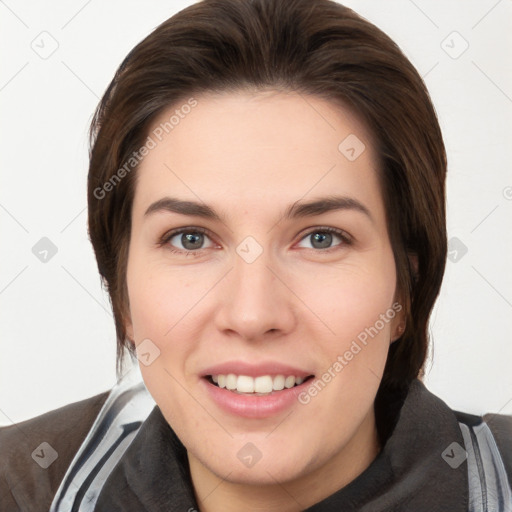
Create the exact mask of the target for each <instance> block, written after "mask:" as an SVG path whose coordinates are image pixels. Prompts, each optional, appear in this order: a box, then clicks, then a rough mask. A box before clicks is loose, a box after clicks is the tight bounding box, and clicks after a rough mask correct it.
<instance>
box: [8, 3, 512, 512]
mask: <svg viewBox="0 0 512 512" xmlns="http://www.w3.org/2000/svg"><path fill="white" fill-rule="evenodd" d="M91 134H92V145H91V155H90V169H89V180H88V191H89V192H88V200H89V233H90V238H91V241H92V244H93V247H94V250H95V253H96V258H97V261H98V268H99V271H100V274H101V276H102V278H103V280H104V283H105V285H106V287H107V289H108V291H109V293H110V297H111V301H112V306H113V310H114V315H115V322H116V329H117V342H118V361H119V363H120V364H121V360H122V356H123V354H124V352H125V350H128V351H129V352H131V353H132V354H134V355H135V354H136V355H137V358H138V361H139V365H140V371H141V375H142V378H143V381H144V385H141V384H137V383H135V384H134V383H133V382H132V381H130V380H126V379H123V380H121V381H120V383H119V385H118V386H117V387H116V388H115V389H114V390H113V392H111V393H110V394H108V393H104V394H102V395H99V396H97V397H93V398H91V399H89V400H86V401H84V402H81V403H79V404H74V405H70V406H68V407H65V408H62V409H60V410H57V411H53V412H51V413H48V414H47V415H43V416H42V417H39V418H36V419H33V420H30V421H28V422H24V423H22V424H20V425H17V426H15V427H9V428H6V429H3V430H2V431H1V433H0V436H1V437H0V440H1V441H2V444H3V445H4V446H6V448H5V449H4V448H2V450H5V451H6V455H5V456H4V457H3V461H4V463H3V466H4V468H3V473H4V474H5V478H4V479H3V480H2V493H1V498H2V510H17V509H21V510H36V509H48V508H49V507H51V510H54V511H57V510H59V511H61V510H101V511H109V512H111V511H115V510H123V511H127V510H128V511H139V510H151V511H158V510H173V511H174V510H184V511H185V510H188V511H192V510H200V511H217V510H221V511H229V510H235V509H236V510H265V511H272V510H279V511H298V510H311V511H313V510H314V511H324V510H325V511H327V510H344V511H345V510H365V511H389V510H397V511H402V510H403V511H423V510H425V511H427V510H428V511H455V512H457V511H461V512H462V511H467V510H471V511H480V510H500V511H508V510H511V506H512V499H511V491H510V485H511V484H510V479H511V473H510V461H511V457H512V448H511V440H510V434H509V432H510V430H508V429H510V428H511V422H512V420H511V419H510V418H507V417H503V416H496V415H494V416H486V417H485V418H483V419H482V418H479V417H475V416H469V415H465V414H462V413H457V412H454V411H452V410H450V409H449V408H448V407H447V406H446V405H445V404H444V403H443V402H442V401H441V400H439V399H438V398H437V397H435V396H434V395H432V394H431V393H429V392H428V390H427V389H426V388H425V387H424V385H423V384H422V383H421V380H420V378H421V375H422V373H421V372H422V367H423V364H424V361H425V357H426V351H427V346H428V335H427V328H428V320H429V316H430V313H431V311H432V307H433V305H434V302H435V299H436V297H437V295H438V292H439V288H440V285H441V281H442V277H443V272H444V266H445V258H446V227H445V224H446V222H445V175H446V157H445V151H444V146H443V141H442V136H441V132H440V129H439V125H438V122H437V119H436V115H435V112H434V109H433V106H432V104H431V101H430V98H429V96H428V93H427V91H426V89H425V86H424V84H423V82H422V80H421V78H420V77H419V75H418V73H417V72H416V70H415V69H414V68H413V66H412V65H411V64H410V63H409V62H408V60H407V59H406V58H405V57H404V56H403V54H402V53H401V52H400V50H399V49H398V47H397V46H396V45H395V44H394V43H393V42H392V41H391V40H390V39H389V38H388V37H387V36H386V35H384V34H383V33H382V32H381V31H380V30H378V29H377V28H376V27H374V26H373V25H371V24H370V23H368V22H367V21H365V20H363V19H362V18H360V17H359V16H357V15H356V14H355V13H353V12H352V11H350V10H349V9H346V8H344V7H342V6H340V5H338V4H336V3H333V2H330V1H328V0H320V1H315V2H310V1H306V0H293V1H287V2H283V1H278V0H253V1H249V0H247V1H235V0H207V1H205V2H202V3H199V4H196V5H194V6H192V7H189V8H187V9H185V10H183V11H181V12H180V13H178V14H177V15H175V16H173V17H172V18H170V19H169V20H167V21H166V22H164V23H163V24H162V25H161V26H159V27H158V28H157V29H156V30H155V31H154V32H153V33H152V34H151V35H149V36H148V37H147V38H146V39H145V40H144V41H142V42H141V43H140V44H139V45H138V46H137V47H136V48H134V50H133V51H132V52H131V53H130V54H129V55H128V57H127V58H126V59H125V61H124V62H123V63H122V65H121V66H120V68H119V70H118V72H117V73H116V76H115V77H114V79H113V81H112V83H111V85H110V86H109V88H108V90H107V92H106V93H105V95H104V97H103V99H102V100H101V103H100V105H99V107H98V110H97V112H96V115H95V118H94V120H93V124H92V130H91ZM120 369H121V368H120ZM146 389H147V391H146ZM148 392H149V394H150V397H149V395H148ZM152 400H154V403H156V406H155V407H153V405H154V404H153V402H152ZM76 415H80V419H81V421H80V422H77V421H76ZM36 439H39V440H40V441H43V440H44V442H42V443H41V444H39V445H37V443H36V446H37V449H36V450H34V451H33V452H32V453H31V456H30V457H28V455H27V454H26V453H25V451H26V448H25V447H26V446H27V445H30V446H32V445H33V444H34V442H35V440H36ZM34 462H36V463H37V464H34ZM506 467H508V474H507V472H506V471H507V470H506Z"/></svg>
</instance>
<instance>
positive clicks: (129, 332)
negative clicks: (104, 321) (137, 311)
mask: <svg viewBox="0 0 512 512" xmlns="http://www.w3.org/2000/svg"><path fill="white" fill-rule="evenodd" d="M122 317H123V325H124V330H125V333H126V338H128V341H129V342H130V344H131V345H133V346H135V341H134V336H133V322H132V317H131V313H130V308H129V307H127V308H126V311H125V312H124V313H123V315H122Z"/></svg>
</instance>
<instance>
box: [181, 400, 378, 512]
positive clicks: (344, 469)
mask: <svg viewBox="0 0 512 512" xmlns="http://www.w3.org/2000/svg"><path fill="white" fill-rule="evenodd" d="M379 450H380V446H379V441H378V435H377V428H376V425H375V416H374V412H373V407H372V408H371V411H370V412H369V414H368V415H367V417H366V418H365V420H364V421H363V423H362V424H361V425H360V427H359V428H358V429H357V431H356V433H355V434H354V436H353V437H352V438H351V439H350V441H349V442H348V443H347V444H346V445H345V446H344V447H343V448H342V449H341V450H340V451H338V452H337V453H335V454H333V456H332V457H331V458H330V459H328V460H327V461H326V462H325V463H324V464H323V465H321V466H320V467H317V468H315V469H314V470H313V471H311V472H307V468H306V471H305V472H304V473H303V474H301V475H299V476H297V477H295V478H292V479H290V480H288V481H285V482H277V481H276V482H273V483H269V484H264V485H262V484H254V485H253V484H246V483H236V482H230V481H229V480H228V479H227V478H229V475H228V477H227V478H220V477H219V476H217V475H216V474H214V473H213V472H211V471H210V470H209V469H208V468H207V467H206V466H204V465H203V464H202V463H201V462H200V461H199V460H198V459H196V458H195V457H194V456H193V455H192V454H190V452H189V453H188V459H189V464H190V473H191V477H192V482H193V484H194V490H195V495H196V500H197V503H198V505H199V509H200V512H232V511H233V512H234V511H237V512H239V511H240V510H250V511H254V512H255V511H258V510H261V511H266V512H299V511H301V510H304V509H305V508H308V507H310V506H312V505H314V504H315V503H318V502H320V501H322V500H323V499H325V498H327V497H328V496H330V495H331V494H333V493H335V492H336V491H338V490H339V489H341V488H343V487H345V486H346V485H348V484H349V483H350V482H352V481H353V480H354V479H355V478H356V477H357V476H359V475H360V474H361V473H362V472H363V471H364V470H365V469H366V468H367V467H368V466H369V465H370V464H371V463H372V462H373V460H374V459H375V457H376V456H377V454H378V453H379Z"/></svg>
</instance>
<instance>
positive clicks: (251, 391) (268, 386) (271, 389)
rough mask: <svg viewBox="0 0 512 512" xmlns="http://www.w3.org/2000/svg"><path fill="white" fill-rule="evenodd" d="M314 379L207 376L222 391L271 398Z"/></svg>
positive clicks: (264, 376) (293, 376)
mask: <svg viewBox="0 0 512 512" xmlns="http://www.w3.org/2000/svg"><path fill="white" fill-rule="evenodd" d="M313 378H314V375H307V376H304V377H303V376H296V375H285V374H277V375H258V376H255V377H252V376H250V375H236V374H234V373H228V374H222V373H221V374H215V375H207V376H205V379H206V380H207V381H208V382H209V383H210V384H212V385H213V386H216V387H218V388H220V389H225V390H227V391H231V392H233V393H235V394H238V395H245V396H255V397H258V396H269V395H274V394H277V393H279V392H281V391H283V390H287V389H292V388H295V387H297V386H300V385H302V384H304V383H305V382H307V381H309V380H311V379H313Z"/></svg>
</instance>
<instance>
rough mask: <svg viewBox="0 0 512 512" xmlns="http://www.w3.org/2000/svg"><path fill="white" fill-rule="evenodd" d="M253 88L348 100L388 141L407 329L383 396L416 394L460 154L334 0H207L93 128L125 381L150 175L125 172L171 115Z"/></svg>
mask: <svg viewBox="0 0 512 512" xmlns="http://www.w3.org/2000/svg"><path fill="white" fill-rule="evenodd" d="M247 88H250V89H254V90H264V89H279V90H289V91H297V92H300V93H304V94H312V95H317V96H319V97H322V98H324V99H328V100H330V101H333V102H338V103H341V104H343V105H345V106H348V107H349V108H351V109H352V110H353V111H354V112H356V113H357V114H358V115H359V117H360V118H361V119H362V120H363V121H364V122H365V123H366V125H367V126H368V127H369V129H370V130H371V132H372V134H373V136H374V139H375V140H376V141H377V146H378V147H377V148H376V150H377V153H378V154H379V155H380V160H381V161H380V164H381V165H380V167H381V168H380V170H379V172H380V180H381V186H382V193H383V198H384V202H385V206H386V214H387V223H388V229H389V235H390V240H391V244H392V247H393V251H394V256H395V262H396V269H397V289H398V290H399V292H400V293H401V297H402V301H403V302H402V303H403V306H404V309H405V313H406V320H407V324H406V329H405V332H404V333H403V334H402V336H401V338H400V339H399V340H397V341H396V342H394V343H393V344H392V345H391V347H390V351H389V355H388V360H387V363H386V368H385V372H384V377H383V380H382V386H383V387H386V388H389V387H393V388H396V387H399V388H402V389H403V386H405V387H407V386H408V384H409V383H410V382H411V380H412V379H414V378H416V377H417V376H418V375H419V373H420V371H421V369H422V367H423V365H424V362H425V359H426V354H427V348H428V342H429V338H428V321H429V317H430V314H431V311H432V308H433V305H434V302H435V300H436V297H437V295H438V293H439V289H440V286H441V282H442V278H443V273H444V267H445V261H446V223H445V174H446V155H445V150H444V145H443V140H442V135H441V131H440V128H439V124H438V121H437V117H436V114H435V111H434V108H433V106H432V103H431V100H430V97H429V94H428V92H427V90H426V88H425V85H424V83H423V81H422V79H421V77H420V76H419V74H418V73H417V71H416V70H415V69H414V67H413V66H412V64H411V63H410V62H409V61H408V60H407V58H406V57H405V56H404V55H403V53H402V52H401V51H400V49H399V48H398V46H397V45H396V44H395V43H394V42H393V41H392V40H391V39H390V38H389V37H388V36H386V35H385V34H384V33H383V32H382V31H380V30H379V29H378V28H376V27H375V26H374V25H372V24H371V23H369V22H368V21H366V20H364V19H363V18H361V17H360V16H358V15H357V14H356V13H354V12H353V11H351V10H350V9H348V8H346V7H343V6H342V5H340V4H337V3H335V2H333V1H330V0H314V1H312V0H203V1H202V2H199V3H197V4H194V5H192V6H190V7H188V8H186V9H184V10H182V11H181V12H179V13H177V14H176V15H174V16H173V17H171V18H169V19H168V20H167V21H165V22H164V23H162V24H161V25H160V26H159V27H157V29H156V30H154V31H153V32H152V33H151V34H150V35H149V36H148V37H146V38H145V39H144V40H143V41H142V42H141V43H139V44H138V45H137V46H136V47H135V48H134V49H133V50H132V51H131V52H130V53H129V55H128V56H127V57H126V58H125V60H124V62H123V63H122V64H121V66H120V67H119V69H118V70H117V72H116V74H115V76H114V79H113V80H112V82H111V83H110V85H109V87H108V89H107V91H106V92H105V94H104V96H103V98H102V99H101V102H100V104H99V106H98V108H97V110H96V112H95V116H94V119H93V122H92V125H91V150H90V167H89V177H88V206H89V236H90V239H91V242H92V244H93V247H94V251H95V253H96V258H97V261H98V268H99V272H100V274H101V277H102V281H103V284H104V285H105V287H106V288H107V290H108V292H109V294H110V300H111V303H112V308H113V312H114V317H115V324H116V331H117V354H118V371H119V372H120V371H121V370H122V368H121V357H122V355H123V353H124V349H125V348H128V349H129V350H130V351H132V352H133V346H132V343H131V342H130V340H127V339H126V330H125V325H124V320H123V318H125V315H126V314H127V312H128V311H129V305H128V296H127V287H126V266H127V259H128V246H129V241H130V230H131V209H132V202H133V197H134V188H135V183H136V166H134V168H133V170H130V169H129V168H127V167H126V166H125V164H126V162H127V161H129V160H130V158H132V157H133V155H134V154H135V153H136V152H137V151H138V150H139V148H141V147H142V146H143V145H144V142H145V140H146V138H147V134H148V131H149V128H150V126H151V123H152V121H153V120H154V119H155V117H156V116H157V115H158V114H159V113H160V112H162V110H164V109H166V108H169V107H170V106H171V105H174V104H176V103H177V102H178V101H180V100H183V98H188V97H190V96H192V95H197V94H199V93H201V92H206V91H212V92H214V91H236V90H240V89H247ZM123 166H125V167H124V169H125V172H121V171H120V170H121V168H123ZM107 183H110V186H106V184H107ZM411 254H412V255H416V256H417V272H414V271H413V270H412V266H411V264H410V259H409V257H408V256H409V255H411ZM381 389H382V388H381Z"/></svg>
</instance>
